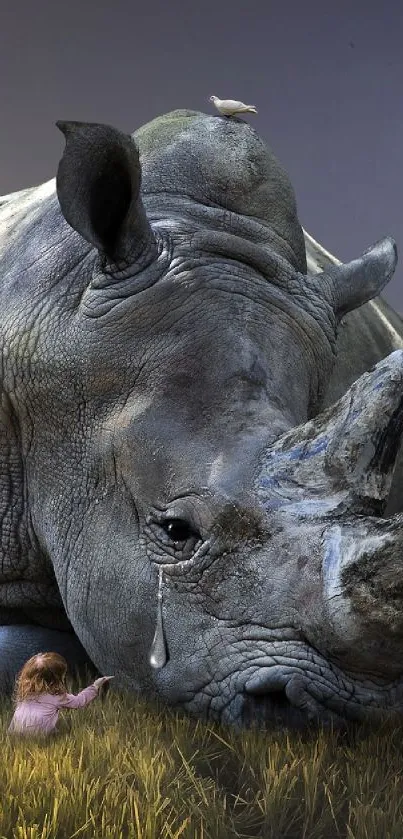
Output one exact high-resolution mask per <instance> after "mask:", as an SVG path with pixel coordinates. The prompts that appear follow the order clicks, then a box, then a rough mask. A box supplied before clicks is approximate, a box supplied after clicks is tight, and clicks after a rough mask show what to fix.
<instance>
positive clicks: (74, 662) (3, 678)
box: [0, 624, 97, 695]
mask: <svg viewBox="0 0 403 839" xmlns="http://www.w3.org/2000/svg"><path fill="white" fill-rule="evenodd" d="M40 652H56V653H60V655H62V656H64V658H65V659H66V661H67V664H68V668H69V674H71V675H73V674H75V673H77V674H78V675H80V676H82V677H84V678H88V675H89V674H90V677H91V675H92V674H94V676H95V675H96V674H97V670H96V668H95V666H94V665H93V663H92V661H91V660H90V659H89V658H88V656H87V653H86V652H85V650H84V647H83V646H82V644H80V641H79V640H78V638H77V636H76V635H74V634H73V633H71V632H61V631H60V630H57V629H47V628H45V627H42V626H33V625H29V624H27V625H23V624H21V625H11V626H0V694H3V695H10V694H11V693H12V690H13V686H14V682H15V678H16V676H17V674H18V672H19V670H21V667H22V666H23V664H24V663H25V662H26V661H27V659H28V658H30V657H31V656H32V655H35V654H36V653H40Z"/></svg>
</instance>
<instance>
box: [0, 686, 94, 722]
mask: <svg viewBox="0 0 403 839" xmlns="http://www.w3.org/2000/svg"><path fill="white" fill-rule="evenodd" d="M97 694H98V688H97V687H95V685H89V686H88V687H87V688H84V690H81V691H80V693H78V694H77V695H76V696H75V695H74V693H62V694H53V693H41V694H39V696H35V697H30V698H28V699H24V700H23V701H22V702H18V704H17V706H16V709H15V712H14V716H13V718H12V720H11V722H10V725H9V727H8V731H9V733H15V734H17V733H18V734H39V733H40V734H49V733H50V732H51V731H53V730H54V728H55V726H56V723H57V720H58V717H59V709H60V708H83V707H84V705H88V703H89V702H92V700H93V699H95V697H96V696H97Z"/></svg>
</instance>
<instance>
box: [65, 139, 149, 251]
mask: <svg viewBox="0 0 403 839" xmlns="http://www.w3.org/2000/svg"><path fill="white" fill-rule="evenodd" d="M56 125H57V127H58V128H60V130H61V131H62V132H63V134H64V136H65V139H66V147H65V150H64V154H63V157H62V159H61V161H60V163H59V167H58V172H57V177H56V188H57V195H58V199H59V203H60V207H61V211H62V213H63V215H64V218H65V219H66V221H67V222H68V224H69V225H70V226H71V227H72V228H73V229H74V230H76V231H77V232H78V233H79V234H80V235H81V236H82V237H83V238H84V239H86V240H87V241H88V242H90V243H91V244H92V245H94V247H96V248H97V249H98V250H99V251H100V252H101V253H103V254H105V255H106V256H107V257H108V259H109V260H111V261H112V262H114V263H117V264H119V263H123V264H126V265H130V264H133V263H135V262H136V260H137V259H139V258H140V257H141V255H142V253H144V251H146V250H149V249H150V244H153V242H154V239H153V234H152V230H151V226H150V224H149V222H148V219H147V216H146V213H145V210H144V207H143V203H142V200H141V195H140V187H141V166H140V160H139V152H138V149H137V146H136V144H135V142H134V140H133V139H132V138H131V137H130V135H128V134H123V133H122V132H121V131H117V130H116V129H115V128H112V127H111V126H109V125H98V124H97V123H84V122H57V123H56ZM155 248H156V246H155Z"/></svg>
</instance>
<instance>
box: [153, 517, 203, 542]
mask: <svg viewBox="0 0 403 839" xmlns="http://www.w3.org/2000/svg"><path fill="white" fill-rule="evenodd" d="M161 527H162V529H163V530H164V531H165V533H166V534H167V536H169V538H170V539H171V540H172V542H176V543H178V542H180V543H182V542H187V541H188V540H189V539H194V538H196V539H197V538H198V534H197V533H195V532H194V530H192V528H191V527H190V524H188V522H187V521H184V519H166V520H165V521H164V522H162V523H161Z"/></svg>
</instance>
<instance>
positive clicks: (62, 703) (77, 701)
mask: <svg viewBox="0 0 403 839" xmlns="http://www.w3.org/2000/svg"><path fill="white" fill-rule="evenodd" d="M109 679H113V676H100V678H99V679H95V682H94V684H93V685H88V687H87V688H84V690H81V691H80V693H77V694H74V693H64V694H62V696H60V698H59V701H58V703H57V704H58V707H59V708H84V706H85V705H88V703H89V702H92V700H93V699H95V697H96V696H97V695H98V690H99V688H100V687H101V686H102V685H103V684H104V683H105V682H109Z"/></svg>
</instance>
